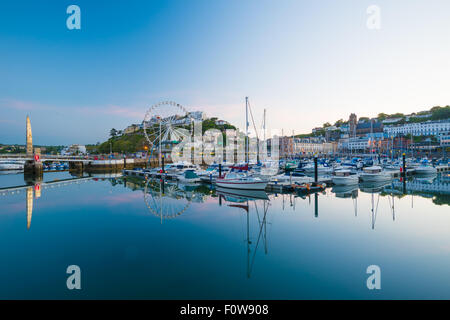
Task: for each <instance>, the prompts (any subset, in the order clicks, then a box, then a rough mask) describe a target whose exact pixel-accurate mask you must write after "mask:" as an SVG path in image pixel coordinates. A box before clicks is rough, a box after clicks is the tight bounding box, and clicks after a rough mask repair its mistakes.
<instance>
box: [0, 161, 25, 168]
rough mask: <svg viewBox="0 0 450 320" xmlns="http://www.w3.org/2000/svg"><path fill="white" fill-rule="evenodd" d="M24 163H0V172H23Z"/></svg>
mask: <svg viewBox="0 0 450 320" xmlns="http://www.w3.org/2000/svg"><path fill="white" fill-rule="evenodd" d="M24 163H25V162H24V161H18V160H11V161H0V170H23V167H24Z"/></svg>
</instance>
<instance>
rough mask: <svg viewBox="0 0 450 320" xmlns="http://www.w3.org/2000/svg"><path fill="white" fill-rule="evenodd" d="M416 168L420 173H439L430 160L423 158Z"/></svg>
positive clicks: (416, 171) (417, 172)
mask: <svg viewBox="0 0 450 320" xmlns="http://www.w3.org/2000/svg"><path fill="white" fill-rule="evenodd" d="M414 170H415V173H416V174H418V175H433V174H436V173H437V169H436V168H435V167H432V166H431V165H430V164H429V162H428V160H423V161H422V162H421V164H420V166H417V167H416V168H415V169H414Z"/></svg>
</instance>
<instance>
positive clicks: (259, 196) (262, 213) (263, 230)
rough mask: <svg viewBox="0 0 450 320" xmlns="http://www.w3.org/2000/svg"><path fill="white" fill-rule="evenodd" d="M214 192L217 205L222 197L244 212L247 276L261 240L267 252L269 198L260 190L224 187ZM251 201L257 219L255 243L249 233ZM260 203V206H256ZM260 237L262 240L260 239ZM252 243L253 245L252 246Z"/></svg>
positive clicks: (248, 276) (249, 273)
mask: <svg viewBox="0 0 450 320" xmlns="http://www.w3.org/2000/svg"><path fill="white" fill-rule="evenodd" d="M216 193H217V194H218V196H219V205H222V199H223V200H224V201H225V202H226V204H227V206H229V207H234V208H241V209H243V210H244V211H245V214H246V223H247V226H246V227H247V228H246V231H247V232H246V240H245V242H246V244H247V278H250V277H251V273H252V269H253V265H254V263H255V258H256V253H257V251H258V248H259V244H260V242H261V241H263V242H264V253H265V254H267V252H268V248H267V211H268V209H269V206H270V199H269V197H268V195H267V193H266V192H265V191H262V190H240V189H233V190H230V189H226V188H217V189H216ZM251 203H253V205H254V206H253V207H254V209H253V210H254V213H255V214H256V217H257V220H258V236H257V238H256V243H255V244H254V241H252V238H251V235H250V212H251V210H252V209H251V207H252V206H251ZM258 203H259V205H260V206H261V205H262V208H259V206H258ZM261 239H262V240H261ZM253 244H254V246H252V245H253Z"/></svg>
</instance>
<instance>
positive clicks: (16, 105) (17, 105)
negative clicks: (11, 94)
mask: <svg viewBox="0 0 450 320" xmlns="http://www.w3.org/2000/svg"><path fill="white" fill-rule="evenodd" d="M0 106H2V107H5V108H11V109H16V110H25V111H27V110H35V109H39V108H42V106H40V105H38V104H36V103H33V102H29V101H22V100H16V99H0Z"/></svg>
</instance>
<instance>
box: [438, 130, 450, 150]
mask: <svg viewBox="0 0 450 320" xmlns="http://www.w3.org/2000/svg"><path fill="white" fill-rule="evenodd" d="M439 138H440V139H439V140H440V144H441V147H450V132H446V133H444V134H442V135H441V136H440V137H439Z"/></svg>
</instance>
